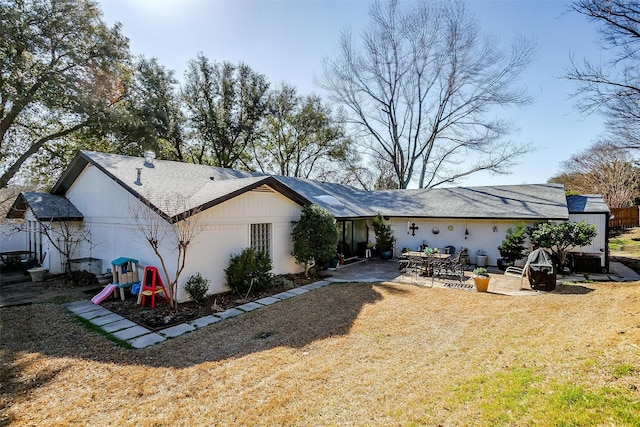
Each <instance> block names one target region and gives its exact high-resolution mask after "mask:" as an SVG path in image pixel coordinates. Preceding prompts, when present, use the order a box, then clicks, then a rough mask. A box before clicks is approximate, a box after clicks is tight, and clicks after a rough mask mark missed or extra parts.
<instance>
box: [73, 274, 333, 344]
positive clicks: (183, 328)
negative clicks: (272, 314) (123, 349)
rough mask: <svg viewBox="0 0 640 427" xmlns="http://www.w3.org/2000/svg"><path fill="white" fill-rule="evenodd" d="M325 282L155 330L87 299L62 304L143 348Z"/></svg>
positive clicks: (319, 285) (310, 289) (300, 293)
mask: <svg viewBox="0 0 640 427" xmlns="http://www.w3.org/2000/svg"><path fill="white" fill-rule="evenodd" d="M329 284H331V282H329V281H326V280H323V281H320V282H315V283H310V284H308V285H304V286H301V287H299V288H295V289H291V290H289V291H286V292H280V293H279V294H276V295H272V296H270V297H265V298H262V299H259V300H257V301H254V302H248V303H246V304H243V305H240V306H238V307H235V308H230V309H228V310H226V311H223V312H221V313H215V314H211V315H208V316H204V317H201V318H199V319H195V320H193V321H191V322H189V323H180V324H178V325H174V326H171V327H168V328H165V329H161V330H159V331H156V332H154V331H151V330H150V329H148V328H145V327H144V326H140V325H138V324H137V323H134V322H132V321H131V320H128V319H125V318H124V317H122V316H120V315H119V314H116V313H113V312H111V311H109V310H107V309H106V308H104V307H101V306H99V305H96V304H93V303H92V302H91V301H88V300H81V301H74V302H70V303H68V304H64V306H65V307H66V308H67V309H68V310H69V311H71V312H72V313H73V314H75V315H76V316H79V317H82V318H83V319H86V320H88V321H89V322H91V323H93V324H94V325H96V326H98V327H99V328H101V329H102V330H103V331H104V332H106V333H108V334H111V335H113V336H114V337H116V338H119V339H121V340H123V341H126V342H127V343H129V344H130V345H131V346H132V347H134V348H144V347H149V346H151V345H155V344H159V343H161V342H163V341H166V340H167V339H170V338H175V337H179V336H180V335H183V334H186V333H188V332H192V331H195V330H196V329H199V328H204V327H205V326H208V325H211V324H213V323H217V322H220V321H222V320H224V319H229V318H231V317H236V316H240V315H242V314H244V313H247V312H250V311H253V310H259V309H261V308H262V307H266V306H268V305H271V304H275V303H277V302H280V301H283V300H285V299H289V298H293V297H295V296H298V295H302V294H304V293H306V292H309V291H312V290H314V289H318V288H322V287H324V286H327V285H329Z"/></svg>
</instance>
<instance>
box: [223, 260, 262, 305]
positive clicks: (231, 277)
mask: <svg viewBox="0 0 640 427" xmlns="http://www.w3.org/2000/svg"><path fill="white" fill-rule="evenodd" d="M272 268H273V266H272V264H271V258H269V255H268V254H266V253H264V252H262V251H255V250H254V249H252V248H246V249H244V250H243V251H242V252H241V253H240V254H238V255H232V256H231V259H230V261H229V267H227V268H226V269H225V270H224V272H225V274H226V275H227V284H228V285H229V286H230V287H231V289H233V290H234V291H235V292H236V293H237V294H238V295H240V296H241V297H246V296H247V295H248V294H249V293H250V292H256V291H260V290H262V289H265V288H266V287H268V286H269V285H270V284H271V279H272V275H271V273H270V271H271V269H272Z"/></svg>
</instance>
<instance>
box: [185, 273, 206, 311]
mask: <svg viewBox="0 0 640 427" xmlns="http://www.w3.org/2000/svg"><path fill="white" fill-rule="evenodd" d="M184 290H185V291H187V293H188V294H189V296H190V297H191V299H192V300H194V301H195V302H197V303H198V304H200V303H202V302H203V301H204V299H205V298H206V297H207V291H208V290H209V280H208V279H205V278H204V277H202V276H201V275H200V273H196V274H194V275H193V276H191V277H189V280H187V283H186V284H185V285H184Z"/></svg>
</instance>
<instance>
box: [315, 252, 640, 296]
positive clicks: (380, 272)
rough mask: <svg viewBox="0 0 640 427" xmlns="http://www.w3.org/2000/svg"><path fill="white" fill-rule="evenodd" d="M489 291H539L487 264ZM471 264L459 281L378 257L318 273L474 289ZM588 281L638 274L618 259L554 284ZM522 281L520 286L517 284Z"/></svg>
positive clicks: (329, 277) (350, 279) (515, 293)
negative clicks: (420, 272)
mask: <svg viewBox="0 0 640 427" xmlns="http://www.w3.org/2000/svg"><path fill="white" fill-rule="evenodd" d="M487 269H488V270H489V275H490V277H491V281H490V282H489V290H488V292H489V293H494V294H502V295H513V296H526V295H538V294H540V291H534V290H532V289H531V288H530V287H529V282H528V280H527V279H526V278H524V280H522V281H521V280H520V277H514V276H508V275H504V274H503V272H502V271H500V270H498V268H497V267H491V266H489V267H488V268H487ZM472 270H473V266H467V268H466V270H465V271H464V278H463V279H462V281H459V280H457V279H455V278H449V279H443V278H437V277H436V278H431V277H424V276H417V275H415V274H410V273H402V272H401V271H400V269H399V268H398V262H397V260H390V261H382V260H380V259H369V260H362V261H357V262H355V263H353V264H348V265H343V266H339V267H338V268H337V269H335V270H331V269H330V270H327V271H323V272H321V276H322V277H323V278H324V279H325V280H327V281H330V282H395V283H405V284H413V285H417V286H427V287H430V286H435V287H447V288H454V289H465V290H472V291H474V292H475V288H474V285H473V279H472V277H473V273H472ZM587 278H588V279H589V280H591V281H598V282H599V281H603V282H608V281H616V282H625V281H636V280H640V274H638V273H636V272H635V271H633V270H632V269H630V268H628V267H626V266H625V265H623V264H621V263H619V262H611V265H610V272H609V273H601V274H599V273H598V274H593V273H589V274H588V275H587V276H586V277H585V275H584V274H575V275H566V276H561V275H558V276H557V284H562V283H565V282H583V281H585V280H586V279H587ZM521 284H522V286H521Z"/></svg>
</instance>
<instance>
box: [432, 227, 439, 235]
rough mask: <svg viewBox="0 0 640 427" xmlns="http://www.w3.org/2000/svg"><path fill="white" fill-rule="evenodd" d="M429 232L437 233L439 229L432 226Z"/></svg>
mask: <svg viewBox="0 0 640 427" xmlns="http://www.w3.org/2000/svg"><path fill="white" fill-rule="evenodd" d="M431 232H432V233H433V234H438V233H440V229H439V228H438V227H433V228H432V229H431Z"/></svg>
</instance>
